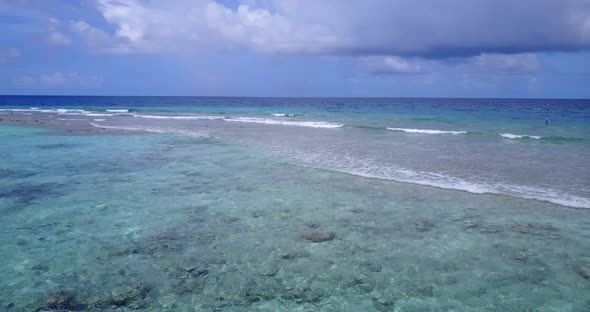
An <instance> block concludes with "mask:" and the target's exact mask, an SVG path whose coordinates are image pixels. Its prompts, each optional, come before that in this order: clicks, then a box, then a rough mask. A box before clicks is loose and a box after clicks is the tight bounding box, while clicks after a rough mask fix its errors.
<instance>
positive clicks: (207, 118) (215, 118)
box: [133, 114, 224, 120]
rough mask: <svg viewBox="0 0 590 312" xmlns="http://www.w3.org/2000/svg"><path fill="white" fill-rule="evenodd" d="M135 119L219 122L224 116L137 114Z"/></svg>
mask: <svg viewBox="0 0 590 312" xmlns="http://www.w3.org/2000/svg"><path fill="white" fill-rule="evenodd" d="M133 117H140V118H150V119H179V120H199V119H206V120H217V119H224V117H223V116H205V115H201V116H198V115H186V116H168V115H164V116H163V115H139V114H135V115H133Z"/></svg>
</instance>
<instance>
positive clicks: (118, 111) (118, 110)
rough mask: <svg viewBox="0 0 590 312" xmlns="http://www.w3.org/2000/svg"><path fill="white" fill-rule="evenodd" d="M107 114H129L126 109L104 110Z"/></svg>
mask: <svg viewBox="0 0 590 312" xmlns="http://www.w3.org/2000/svg"><path fill="white" fill-rule="evenodd" d="M105 111H107V112H109V113H129V110H128V109H105Z"/></svg>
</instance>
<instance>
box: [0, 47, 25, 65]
mask: <svg viewBox="0 0 590 312" xmlns="http://www.w3.org/2000/svg"><path fill="white" fill-rule="evenodd" d="M19 56H20V51H19V50H17V49H15V48H8V49H0V64H2V63H5V62H7V61H8V60H10V59H12V58H16V57H19Z"/></svg>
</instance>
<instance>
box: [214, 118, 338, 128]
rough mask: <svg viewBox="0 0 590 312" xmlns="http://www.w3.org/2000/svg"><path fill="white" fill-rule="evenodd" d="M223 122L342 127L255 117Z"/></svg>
mask: <svg viewBox="0 0 590 312" xmlns="http://www.w3.org/2000/svg"><path fill="white" fill-rule="evenodd" d="M224 120H225V121H232V122H247V123H259V124H267V125H285V126H298V127H309V128H340V127H342V126H344V125H343V124H339V123H331V122H326V121H286V120H275V119H266V118H257V117H230V118H226V119H224Z"/></svg>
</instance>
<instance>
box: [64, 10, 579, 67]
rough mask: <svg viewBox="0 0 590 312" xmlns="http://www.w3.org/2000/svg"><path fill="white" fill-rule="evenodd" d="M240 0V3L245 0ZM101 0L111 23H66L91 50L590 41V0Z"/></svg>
mask: <svg viewBox="0 0 590 312" xmlns="http://www.w3.org/2000/svg"><path fill="white" fill-rule="evenodd" d="M244 3H246V2H244ZM247 3H248V4H239V5H237V6H236V7H229V6H224V5H222V4H220V3H217V2H215V1H211V0H170V1H165V2H164V1H137V0H98V1H97V3H96V8H97V10H98V11H99V12H100V13H101V14H102V16H103V17H104V19H105V21H106V22H107V23H108V24H110V26H111V27H112V29H113V31H109V32H107V31H104V30H101V29H99V28H97V27H95V26H92V25H91V24H90V23H88V22H86V21H83V20H79V21H73V22H72V29H73V30H74V31H75V32H77V33H78V34H79V35H81V36H82V38H83V39H85V40H86V41H87V43H88V44H89V45H90V46H91V47H93V48H96V49H101V50H102V51H104V52H112V53H157V52H163V51H167V50H178V49H184V48H187V47H191V48H195V47H196V48H199V47H205V46H216V47H246V48H249V49H252V50H256V51H262V52H266V53H304V54H325V55H354V56H372V55H396V56H405V57H408V56H416V57H423V58H435V59H436V58H447V57H463V56H475V55H480V54H482V53H488V54H512V53H531V52H548V51H578V50H585V49H589V48H590V2H589V1H587V0H560V1H556V0H519V1H509V0H480V1H471V0H449V1H444V2H441V1H437V0H426V1H410V0H367V1H342V0H325V1H312V0H266V1H248V2H247Z"/></svg>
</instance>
